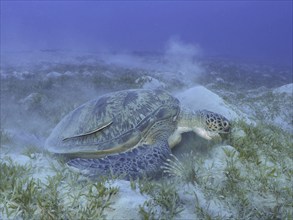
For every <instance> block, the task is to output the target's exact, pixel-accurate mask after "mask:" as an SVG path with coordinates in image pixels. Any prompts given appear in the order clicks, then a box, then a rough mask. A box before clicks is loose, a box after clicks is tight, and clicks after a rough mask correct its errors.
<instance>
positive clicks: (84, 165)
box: [67, 141, 171, 179]
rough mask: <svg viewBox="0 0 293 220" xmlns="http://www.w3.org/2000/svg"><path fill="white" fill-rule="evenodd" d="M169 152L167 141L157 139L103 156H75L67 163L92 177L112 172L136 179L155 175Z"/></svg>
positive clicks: (168, 155) (115, 174)
mask: <svg viewBox="0 0 293 220" xmlns="http://www.w3.org/2000/svg"><path fill="white" fill-rule="evenodd" d="M170 154H171V150H170V147H169V145H168V142H167V141H158V142H156V143H154V144H152V145H147V144H142V145H139V146H137V147H135V148H133V149H131V150H129V151H126V152H123V153H119V154H113V155H109V156H106V157H104V158H98V159H81V158H75V159H72V160H70V161H68V162H67V164H68V165H69V166H72V167H75V168H78V169H79V170H80V171H81V172H82V173H83V174H85V175H87V176H89V177H93V178H95V177H99V176H108V175H109V174H110V173H112V174H113V175H114V176H123V177H124V178H126V179H137V178H140V177H143V176H151V177H154V176H156V175H157V174H158V173H159V172H160V171H161V169H160V167H161V166H162V165H163V164H164V162H166V159H168V158H169V157H170Z"/></svg>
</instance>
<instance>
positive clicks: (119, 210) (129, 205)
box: [106, 180, 150, 219]
mask: <svg viewBox="0 0 293 220" xmlns="http://www.w3.org/2000/svg"><path fill="white" fill-rule="evenodd" d="M110 186H111V187H118V188H119V192H118V194H117V195H116V197H115V198H114V199H113V201H115V202H114V203H113V204H112V205H111V209H110V210H107V211H106V215H107V219H140V214H139V206H142V205H143V203H144V202H145V201H147V200H149V199H150V198H149V197H148V196H146V195H142V194H140V192H138V191H137V190H132V189H131V187H130V182H129V181H125V180H116V181H115V182H113V183H111V184H110ZM137 188H138V187H137Z"/></svg>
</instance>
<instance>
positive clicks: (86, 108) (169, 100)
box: [45, 89, 230, 179]
mask: <svg viewBox="0 0 293 220" xmlns="http://www.w3.org/2000/svg"><path fill="white" fill-rule="evenodd" d="M188 131H194V132H195V133H197V134H199V135H200V136H202V137H204V138H206V139H211V138H212V137H213V136H218V135H219V133H228V132H229V131H230V123H229V121H228V120H227V119H226V118H225V117H223V116H222V115H219V114H216V113H213V112H210V111H207V110H200V111H196V112H194V113H191V112H185V111H181V108H180V103H179V100H178V99H176V98H175V97H173V96H171V95H170V94H169V93H167V92H166V91H163V90H146V89H137V90H125V91H118V92H113V93H109V94H106V95H103V96H100V97H99V98H97V99H95V100H92V101H89V102H87V103H85V104H83V105H81V106H80V107H78V108H76V109H75V110H73V111H72V112H70V113H69V114H68V115H67V116H65V117H64V118H63V119H62V120H61V121H60V122H59V124H58V125H57V126H56V127H55V128H54V129H53V131H52V133H51V135H50V136H49V137H48V139H47V140H46V143H45V148H46V149H48V150H49V151H51V152H53V153H56V154H62V155H64V156H65V157H67V158H69V159H68V161H67V164H68V165H69V166H73V167H75V168H78V170H80V171H81V172H82V173H83V174H87V175H89V176H100V175H109V174H110V173H112V174H114V175H124V177H125V178H128V179H129V178H138V177H141V176H144V175H146V176H150V177H154V176H155V175H156V174H157V173H159V171H160V167H161V165H163V163H164V162H165V161H166V159H167V158H168V157H169V156H170V154H171V150H170V149H171V148H173V147H174V146H175V145H176V144H178V143H179V142H180V141H181V134H182V133H184V132H188Z"/></svg>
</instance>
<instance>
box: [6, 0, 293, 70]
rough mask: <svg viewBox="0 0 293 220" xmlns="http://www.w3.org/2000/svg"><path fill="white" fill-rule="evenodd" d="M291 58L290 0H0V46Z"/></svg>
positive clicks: (260, 59)
mask: <svg viewBox="0 0 293 220" xmlns="http://www.w3.org/2000/svg"><path fill="white" fill-rule="evenodd" d="M173 38H176V39H180V40H181V41H183V42H185V43H190V44H193V45H197V47H198V48H200V53H201V55H202V56H220V57H229V58H235V59H242V60H248V61H255V62H265V63H277V64H285V65H290V66H292V1H207V2H205V1H184V2H182V1H171V2H169V1H159V2H156V1H138V2H135V1H45V2H41V1H1V51H2V53H5V52H6V51H21V50H38V49H63V50H64V49H66V50H74V51H78V50H80V51H89V50H95V51H101V50H103V51H104V50H110V51H149V52H154V51H156V52H160V51H162V50H164V48H165V47H166V43H167V42H168V41H169V40H170V39H173Z"/></svg>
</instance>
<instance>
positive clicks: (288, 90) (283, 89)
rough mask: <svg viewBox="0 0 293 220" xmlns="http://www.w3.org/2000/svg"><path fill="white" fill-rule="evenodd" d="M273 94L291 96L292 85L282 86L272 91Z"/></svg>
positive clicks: (292, 91) (292, 94) (292, 93)
mask: <svg viewBox="0 0 293 220" xmlns="http://www.w3.org/2000/svg"><path fill="white" fill-rule="evenodd" d="M273 93H286V94H288V95H291V96H293V83H290V84H287V85H283V86H281V87H278V88H276V89H274V90H273Z"/></svg>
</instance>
